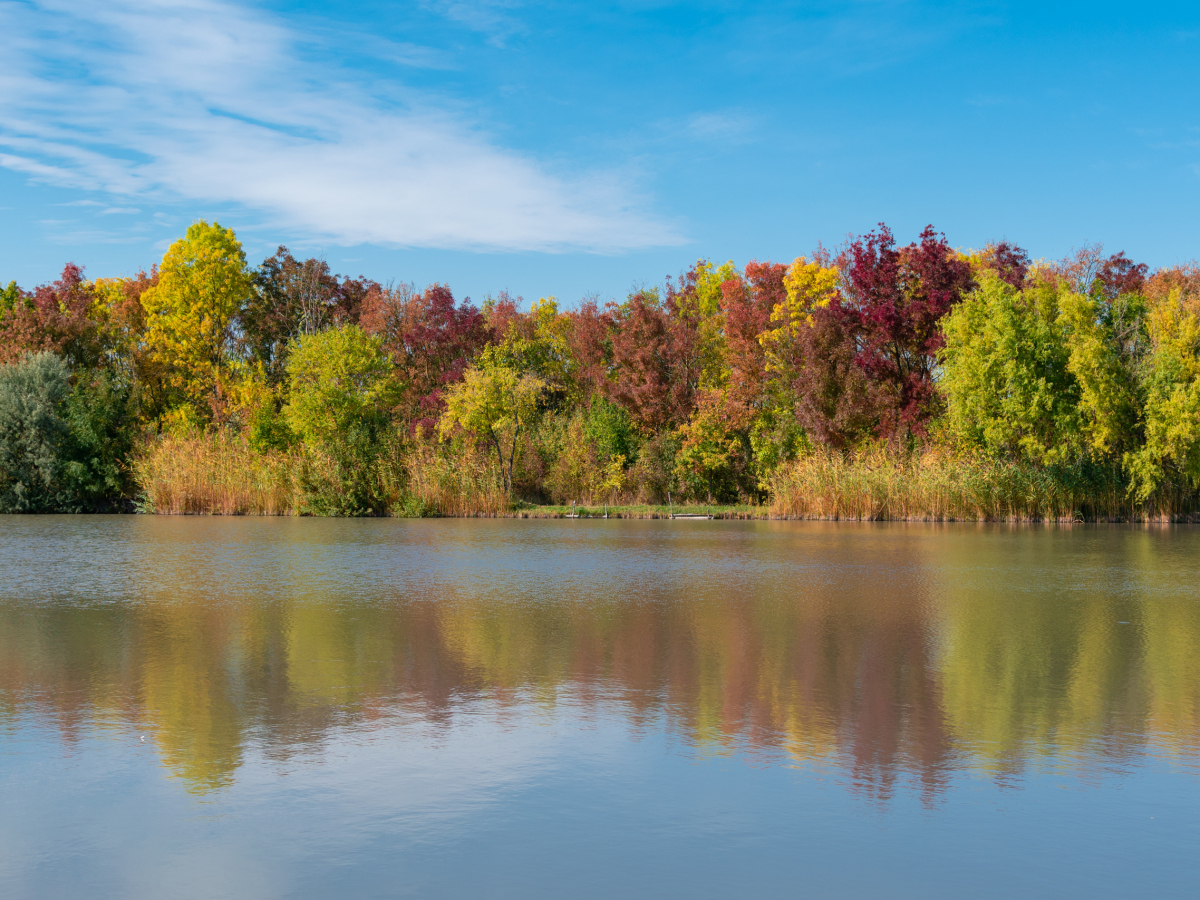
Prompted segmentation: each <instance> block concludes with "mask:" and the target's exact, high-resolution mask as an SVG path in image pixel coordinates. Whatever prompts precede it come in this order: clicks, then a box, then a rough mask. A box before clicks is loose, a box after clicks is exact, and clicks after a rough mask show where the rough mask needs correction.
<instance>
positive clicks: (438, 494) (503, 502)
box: [395, 442, 513, 516]
mask: <svg viewBox="0 0 1200 900" xmlns="http://www.w3.org/2000/svg"><path fill="white" fill-rule="evenodd" d="M405 469H406V471H407V476H408V478H407V484H406V486H405V493H404V498H403V500H402V501H401V502H400V503H399V504H398V505H397V507H396V508H395V512H396V514H398V515H406V516H504V515H508V514H510V513H511V512H512V508H513V503H512V500H511V499H510V498H509V496H508V494H507V492H506V491H505V490H504V479H503V477H502V476H501V474H500V472H499V470H498V469H497V468H496V466H495V464H493V463H491V462H490V461H489V460H488V459H487V458H486V457H484V456H483V455H482V454H481V453H479V452H478V451H473V450H469V451H466V452H463V453H461V454H457V455H449V454H447V453H446V452H445V451H444V450H443V449H442V448H440V447H438V446H435V445H432V444H427V443H424V442H416V443H414V444H413V445H412V446H410V447H409V450H408V454H407V458H406V460H405Z"/></svg>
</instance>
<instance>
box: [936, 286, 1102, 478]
mask: <svg viewBox="0 0 1200 900" xmlns="http://www.w3.org/2000/svg"><path fill="white" fill-rule="evenodd" d="M1067 295H1068V291H1067V289H1066V288H1065V287H1064V286H1063V285H1062V284H1061V283H1059V282H1056V281H1049V280H1047V281H1041V282H1038V283H1036V284H1035V285H1033V286H1030V287H1027V288H1026V289H1024V290H1016V289H1014V288H1013V287H1012V286H1010V285H1009V284H1007V283H1005V282H1004V281H1002V280H1001V279H1000V278H999V277H997V276H996V275H995V274H994V273H986V272H985V273H984V274H983V276H982V279H981V282H980V285H979V288H978V289H977V290H976V291H975V292H974V293H972V294H970V295H968V296H967V297H966V298H965V299H964V300H963V301H962V302H961V303H960V304H958V305H957V306H956V307H955V308H954V309H953V310H951V312H950V313H949V315H947V316H946V318H945V319H944V320H943V329H944V332H945V337H946V344H945V347H944V348H943V350H942V352H941V362H942V366H943V371H942V378H941V383H940V387H941V390H942V391H943V393H944V394H945V397H946V401H947V406H948V416H949V422H950V426H951V429H952V430H953V431H954V432H955V433H956V434H958V435H959V437H961V438H963V439H965V440H966V441H967V442H968V443H970V444H974V445H976V446H979V447H982V448H984V449H986V450H988V451H989V452H992V453H996V454H1000V455H1016V456H1022V457H1025V458H1028V459H1031V460H1033V461H1034V462H1037V463H1044V464H1054V463H1064V462H1073V461H1075V460H1077V459H1078V458H1079V456H1080V454H1081V453H1082V452H1083V450H1084V448H1085V439H1084V429H1083V422H1082V418H1081V415H1080V409H1079V405H1080V389H1079V384H1078V382H1077V380H1076V378H1075V376H1074V375H1073V374H1072V372H1071V369H1070V359H1071V350H1070V347H1069V345H1068V334H1069V327H1068V322H1067V321H1066V320H1065V319H1064V318H1063V317H1062V316H1061V315H1060V313H1061V309H1062V303H1063V300H1064V298H1065V297H1066V296H1067Z"/></svg>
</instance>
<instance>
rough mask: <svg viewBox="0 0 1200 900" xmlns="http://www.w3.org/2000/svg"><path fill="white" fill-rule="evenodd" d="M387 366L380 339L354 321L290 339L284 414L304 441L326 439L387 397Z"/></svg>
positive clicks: (375, 410)
mask: <svg viewBox="0 0 1200 900" xmlns="http://www.w3.org/2000/svg"><path fill="white" fill-rule="evenodd" d="M391 372H392V366H391V363H390V362H389V360H388V358H387V355H386V354H385V353H384V352H383V340H382V338H379V337H377V336H373V335H369V334H367V333H366V332H364V331H363V330H362V329H361V328H359V327H358V326H357V325H340V326H337V327H335V328H328V329H326V330H325V331H320V332H317V333H316V334H306V335H302V336H301V337H300V338H299V339H298V340H296V341H294V342H293V344H292V348H291V350H290V352H289V354H288V360H287V384H288V401H287V404H286V405H285V406H284V408H283V415H284V419H285V420H286V421H287V424H288V425H289V426H290V428H291V429H292V431H293V432H295V434H296V435H298V436H299V437H300V438H302V439H303V440H305V441H309V442H314V443H320V442H327V441H330V440H333V439H335V438H337V437H338V436H339V435H341V434H344V433H345V432H346V431H347V430H348V429H350V428H351V427H353V426H354V425H355V424H356V423H357V422H360V421H362V420H363V419H364V418H366V417H373V416H378V415H382V414H383V413H384V411H385V410H386V407H387V404H388V403H389V401H390V400H391V399H392V397H391V395H392V382H391V379H390V377H389V376H390V375H391Z"/></svg>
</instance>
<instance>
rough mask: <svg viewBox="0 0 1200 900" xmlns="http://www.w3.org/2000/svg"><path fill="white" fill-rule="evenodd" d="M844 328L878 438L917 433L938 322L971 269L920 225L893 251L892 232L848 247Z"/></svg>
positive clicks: (965, 286)
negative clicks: (913, 239)
mask: <svg viewBox="0 0 1200 900" xmlns="http://www.w3.org/2000/svg"><path fill="white" fill-rule="evenodd" d="M843 273H844V283H843V295H844V301H843V303H842V304H841V305H839V307H838V310H839V312H840V314H841V318H842V321H843V327H844V328H845V329H846V330H847V332H848V333H850V334H852V335H853V338H854V340H855V344H856V349H857V352H856V355H855V362H856V363H857V365H858V366H859V368H861V369H862V371H863V373H864V374H865V375H866V377H867V379H868V381H869V382H870V383H871V386H872V393H873V399H874V403H875V407H876V412H877V415H878V422H877V425H876V429H877V431H878V433H879V434H880V436H883V437H888V438H897V437H901V438H902V437H904V436H906V435H909V434H913V433H918V434H919V433H922V432H923V431H924V430H925V426H926V424H927V423H928V421H929V420H930V419H931V418H932V417H933V416H934V415H935V414H936V412H937V405H938V394H937V389H936V386H935V383H934V369H935V367H936V365H937V352H938V350H939V349H941V346H942V332H941V328H940V322H941V319H942V317H943V316H945V315H946V314H947V313H948V312H950V310H951V309H952V308H953V307H954V306H955V304H957V303H958V302H960V301H961V300H962V298H963V296H965V295H966V294H967V293H968V292H969V291H970V290H971V289H973V288H974V286H975V282H974V277H973V275H972V273H971V266H970V264H969V263H968V262H967V260H966V259H964V258H963V257H961V256H960V255H959V254H957V253H956V252H955V251H954V249H953V248H951V247H950V245H949V244H948V243H947V242H946V239H945V237H944V236H942V235H940V234H938V233H937V232H936V231H934V229H933V226H932V225H930V226H927V227H926V228H925V230H924V231H923V232H921V237H920V241H919V242H917V243H913V244H909V245H908V246H906V247H901V248H897V247H896V243H895V239H894V238H893V237H892V232H891V230H890V229H889V228H888V227H887V226H886V225H883V224H880V226H879V230H878V232H872V233H870V234H868V235H866V236H865V237H862V238H859V239H858V240H856V241H854V242H852V243H851V244H850V246H849V248H848V249H847V251H846V252H845V254H844V256H843Z"/></svg>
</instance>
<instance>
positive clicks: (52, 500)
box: [0, 352, 71, 512]
mask: <svg viewBox="0 0 1200 900" xmlns="http://www.w3.org/2000/svg"><path fill="white" fill-rule="evenodd" d="M70 389H71V385H70V372H69V371H68V369H67V365H66V363H64V362H63V361H62V360H61V359H59V357H57V356H55V355H54V354H53V353H45V352H43V353H32V354H29V355H27V356H25V358H24V359H22V360H21V361H19V362H16V363H12V364H10V365H7V366H3V367H0V512H42V511H46V510H52V509H55V508H57V505H58V501H59V498H60V494H61V492H62V490H63V485H62V477H61V476H62V464H63V459H62V452H63V447H64V444H66V442H67V440H68V438H69V435H70V429H69V428H68V425H67V422H66V421H65V420H64V418H63V415H62V407H63V404H64V401H65V400H66V398H67V396H68V394H69V392H70Z"/></svg>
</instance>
